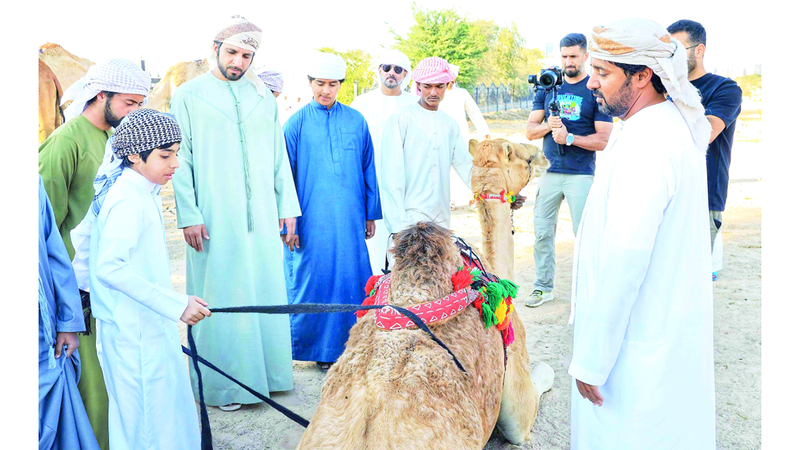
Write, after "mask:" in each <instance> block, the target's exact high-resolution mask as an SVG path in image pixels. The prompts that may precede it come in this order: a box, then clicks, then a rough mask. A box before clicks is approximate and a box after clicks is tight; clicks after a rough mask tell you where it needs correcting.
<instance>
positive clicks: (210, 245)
mask: <svg viewBox="0 0 800 450" xmlns="http://www.w3.org/2000/svg"><path fill="white" fill-rule="evenodd" d="M227 25H228V26H226V27H225V28H223V29H222V31H221V32H220V33H219V34H218V35H217V36H216V37H215V38H214V44H213V46H212V48H213V52H214V53H213V55H212V56H211V57H209V61H211V62H212V67H213V70H212V72H210V73H206V74H204V75H201V76H199V77H197V78H195V79H193V80H191V81H189V82H188V83H185V84H183V85H182V86H180V87H179V88H178V89H177V91H176V92H175V96H174V97H173V99H172V102H171V103H170V112H171V113H172V114H174V115H175V117H176V118H177V120H178V123H179V124H180V127H181V131H182V133H183V141H182V142H181V151H180V153H179V155H178V156H179V158H180V162H181V167H180V168H179V169H178V170H177V171H176V172H175V176H174V178H173V180H172V183H173V186H174V189H175V202H176V206H177V218H178V228H182V229H183V232H184V238H185V239H186V242H187V243H188V244H189V245H188V246H187V247H186V251H187V257H186V293H187V294H190V295H197V296H199V297H202V298H203V299H205V300H206V301H207V302H208V304H209V307H210V308H220V307H233V306H253V305H285V304H287V300H286V288H285V282H284V276H283V248H282V246H283V244H282V242H281V237H280V234H279V231H280V229H281V228H282V227H283V225H284V223H285V224H286V227H287V229H288V233H289V235H293V234H294V225H295V221H296V219H295V218H296V217H297V216H299V215H300V205H299V203H298V201H297V193H296V192H295V187H294V180H293V178H292V173H291V167H290V165H289V159H288V157H287V154H286V147H285V143H284V138H283V133H282V132H281V126H280V122H279V121H278V107H277V103H276V101H275V98H274V97H273V96H272V94H271V93H270V92H269V91H267V90H266V88H265V86H264V83H263V82H262V81H261V80H260V79H259V78H258V77H257V76H255V75H254V74H253V73H252V70H247V69H248V68H249V67H250V64H251V62H252V60H253V57H254V55H255V51H256V50H257V48H258V43H259V41H260V39H261V30H260V29H259V28H258V27H256V26H255V25H254V24H252V23H250V22H247V21H246V20H245V19H244V18H242V17H239V16H235V17H234V18H233V20H232V22H231V23H229V24H227ZM215 63H216V64H215ZM192 333H193V336H194V338H195V340H196V342H197V351H198V354H199V355H200V356H202V357H204V358H205V359H207V360H208V361H209V362H211V363H213V364H214V365H216V366H217V367H219V368H220V369H222V370H223V371H225V372H227V373H229V374H230V375H231V376H232V377H234V378H236V379H238V380H240V381H241V382H243V383H244V384H246V385H248V386H250V387H251V388H253V389H255V390H256V391H258V392H261V393H263V394H265V395H267V393H269V392H270V391H273V392H274V391H286V390H289V389H292V387H293V382H292V348H291V335H290V329H289V316H288V315H265V314H215V315H214V316H213V318H212V319H211V320H205V321H203V322H201V323H200V324H198V325H197V326H195V327H193V328H192ZM201 370H202V372H201V373H202V376H203V388H204V389H203V391H204V397H205V401H206V403H208V404H209V405H214V406H220V407H222V409H224V410H233V409H236V408H238V406H239V405H240V404H242V403H245V404H250V403H258V402H259V401H260V400H258V399H257V398H256V397H255V396H253V395H252V394H250V393H248V392H247V391H245V390H243V389H242V388H240V387H239V386H238V385H236V384H234V383H233V382H231V381H230V380H228V379H226V378H224V377H222V376H221V375H219V374H217V373H216V372H213V371H211V370H209V369H207V368H205V367H203V366H201ZM191 375H192V388H193V390H194V393H195V398H199V394H198V391H197V377H196V375H195V373H194V371H193V370H192V371H191Z"/></svg>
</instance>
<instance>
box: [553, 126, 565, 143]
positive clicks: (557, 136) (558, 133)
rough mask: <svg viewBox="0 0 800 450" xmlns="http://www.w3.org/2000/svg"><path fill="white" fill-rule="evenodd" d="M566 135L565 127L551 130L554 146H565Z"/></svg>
mask: <svg viewBox="0 0 800 450" xmlns="http://www.w3.org/2000/svg"><path fill="white" fill-rule="evenodd" d="M568 134H569V132H568V131H567V127H561V128H555V129H553V140H554V141H556V144H561V145H565V144H566V143H567V135H568Z"/></svg>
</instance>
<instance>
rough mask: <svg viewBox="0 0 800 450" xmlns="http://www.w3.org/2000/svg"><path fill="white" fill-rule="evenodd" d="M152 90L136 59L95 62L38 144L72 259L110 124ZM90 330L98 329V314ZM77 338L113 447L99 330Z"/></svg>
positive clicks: (101, 439) (83, 387) (92, 408)
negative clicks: (62, 118)
mask: <svg viewBox="0 0 800 450" xmlns="http://www.w3.org/2000/svg"><path fill="white" fill-rule="evenodd" d="M149 89H150V75H149V74H148V73H147V72H145V71H143V70H142V69H140V68H139V66H138V65H136V63H134V62H132V61H128V60H125V59H112V60H109V61H107V62H104V63H100V64H96V65H94V66H92V67H90V68H89V71H88V72H87V73H86V76H85V77H84V78H82V79H81V80H79V81H77V82H76V83H75V84H74V85H73V86H71V87H70V88H69V89H68V90H67V92H66V93H65V94H64V99H65V100H72V104H70V106H69V108H67V110H66V111H65V115H66V117H67V122H66V123H65V124H64V125H62V126H60V127H58V128H57V129H56V131H54V132H53V134H51V135H50V136H49V137H48V138H47V139H46V140H45V141H44V142H42V144H41V145H40V146H39V174H40V175H41V176H42V180H43V182H44V187H45V190H46V191H47V195H48V197H49V198H50V202H51V203H52V205H53V212H54V214H55V219H56V224H57V225H58V231H59V232H60V233H61V237H62V239H63V240H64V245H65V246H66V247H67V253H68V254H69V257H70V259H72V258H74V257H75V249H74V247H73V245H72V239H71V238H70V231H71V230H72V229H73V228H75V227H76V226H78V224H79V223H80V222H81V220H83V217H84V216H85V215H86V211H88V210H89V206H90V205H91V203H92V199H93V198H94V185H93V183H92V182H93V181H94V178H95V175H96V174H97V169H98V167H100V163H101V162H102V160H103V154H104V151H105V146H106V141H108V138H109V136H111V128H112V127H116V126H117V125H119V123H120V121H122V119H123V118H124V117H125V116H126V115H127V114H128V113H129V112H131V111H133V110H135V109H138V108H139V107H140V106H141V105H142V102H144V99H145V97H146V96H147V93H148V91H149ZM78 287H80V288H81V289H82V290H83V291H87V290H88V289H89V288H88V283H86V282H84V283H80V282H79V284H78ZM81 296H82V297H84V296H85V294H83V293H82V294H81ZM89 329H95V323H94V318H92V319H91V323H90V327H89ZM89 329H87V332H88V331H89ZM78 340H79V341H80V350H79V353H80V358H81V376H80V379H79V382H78V390H79V391H80V393H81V398H83V402H84V405H85V406H86V413H87V415H88V416H89V422H90V423H91V425H92V429H93V430H94V433H95V436H96V437H97V441H98V443H99V444H100V447H101V448H102V449H104V450H108V395H107V394H106V385H105V383H104V382H103V373H102V371H101V369H100V363H99V361H98V360H97V350H96V349H95V335H94V334H93V333H91V334H87V335H84V334H82V333H81V334H78Z"/></svg>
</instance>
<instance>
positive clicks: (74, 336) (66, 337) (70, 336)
mask: <svg viewBox="0 0 800 450" xmlns="http://www.w3.org/2000/svg"><path fill="white" fill-rule="evenodd" d="M65 345H66V346H67V358H69V357H70V356H72V352H74V351H75V349H77V348H78V347H80V346H81V343H80V342H79V341H78V333H67V332H58V333H56V352H55V353H56V359H58V358H59V357H60V356H61V349H62V348H64V346H65Z"/></svg>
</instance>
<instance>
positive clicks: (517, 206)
mask: <svg viewBox="0 0 800 450" xmlns="http://www.w3.org/2000/svg"><path fill="white" fill-rule="evenodd" d="M527 199H528V197H525V196H524V195H517V198H515V199H514V201H513V202H511V209H520V208H522V205H523V203H525V200H527Z"/></svg>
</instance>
